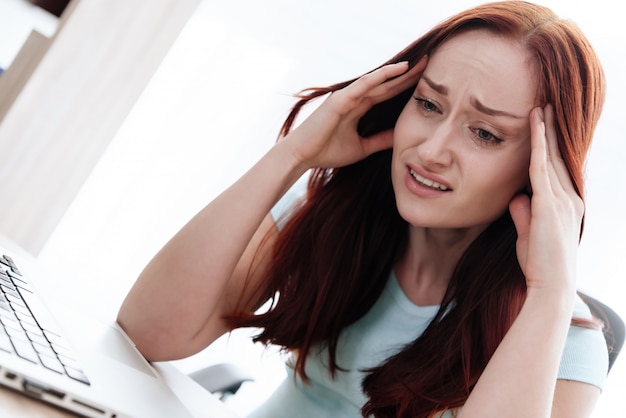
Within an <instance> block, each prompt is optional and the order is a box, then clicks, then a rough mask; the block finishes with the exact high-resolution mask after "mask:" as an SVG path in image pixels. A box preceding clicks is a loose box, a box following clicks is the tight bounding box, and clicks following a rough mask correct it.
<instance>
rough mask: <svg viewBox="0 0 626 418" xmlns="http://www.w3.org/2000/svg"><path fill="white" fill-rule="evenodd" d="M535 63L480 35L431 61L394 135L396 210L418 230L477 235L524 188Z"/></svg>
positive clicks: (517, 49) (455, 41) (460, 40)
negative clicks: (472, 230) (474, 231)
mask: <svg viewBox="0 0 626 418" xmlns="http://www.w3.org/2000/svg"><path fill="white" fill-rule="evenodd" d="M536 92H537V81H536V77H535V76H534V72H533V65H532V60H531V58H530V56H529V54H528V52H527V51H526V50H525V49H523V48H522V47H521V46H520V45H518V44H515V43H513V42H512V41H509V40H507V39H505V38H502V37H500V36H498V35H495V34H493V33H491V32H488V31H485V30H476V31H471V32H467V33H464V34H461V35H458V36H456V37H454V38H452V39H450V40H449V41H447V42H445V43H444V44H442V45H441V46H440V47H439V48H438V49H437V50H436V51H435V52H434V53H433V54H432V55H431V56H430V57H429V61H428V65H427V67H426V69H425V70H424V73H423V75H422V78H421V79H420V81H419V83H418V85H417V88H416V90H415V92H414V97H413V98H412V99H411V100H409V102H408V103H407V104H406V106H405V107H404V109H403V111H402V113H401V114H400V117H399V118H398V121H397V124H396V126H395V129H394V145H393V160H392V181H393V187H394V190H395V194H396V202H397V205H398V210H399V211H400V214H401V215H402V217H403V218H404V219H405V220H407V221H408V222H409V223H411V224H413V225H416V226H423V227H432V228H472V227H478V228H480V229H481V230H482V229H483V228H484V227H485V226H486V225H488V224H489V223H490V222H492V221H494V220H495V219H496V218H498V217H499V216H500V215H501V214H502V213H503V212H504V211H505V210H507V208H508V203H509V202H510V200H511V199H512V197H513V196H514V195H515V194H517V193H518V192H519V191H520V190H522V189H523V188H524V187H525V186H526V185H527V184H528V166H529V161H530V123H529V114H530V111H531V109H532V108H533V107H535V106H537V104H536V103H535V97H536Z"/></svg>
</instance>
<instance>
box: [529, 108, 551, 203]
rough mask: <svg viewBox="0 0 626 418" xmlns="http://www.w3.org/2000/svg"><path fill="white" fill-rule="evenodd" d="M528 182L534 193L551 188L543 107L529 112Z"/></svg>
mask: <svg viewBox="0 0 626 418" xmlns="http://www.w3.org/2000/svg"><path fill="white" fill-rule="evenodd" d="M530 148H531V152H530V167H529V175H530V184H531V187H532V190H533V193H534V194H537V193H543V192H544V191H547V190H551V186H550V179H549V174H548V149H547V144H546V125H545V122H544V112H543V109H542V108H540V107H537V108H535V109H533V110H532V111H531V113H530Z"/></svg>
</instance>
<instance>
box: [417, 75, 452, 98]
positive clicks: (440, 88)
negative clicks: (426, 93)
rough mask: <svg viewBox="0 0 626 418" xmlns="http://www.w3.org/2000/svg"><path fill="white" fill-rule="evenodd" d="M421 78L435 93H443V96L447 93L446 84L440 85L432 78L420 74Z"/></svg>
mask: <svg viewBox="0 0 626 418" xmlns="http://www.w3.org/2000/svg"><path fill="white" fill-rule="evenodd" d="M422 80H424V81H425V82H426V84H428V87H430V88H431V89H433V90H435V91H436V92H437V93H439V94H441V95H444V96H447V95H448V88H447V87H446V86H442V85H441V84H437V83H435V82H434V81H433V80H431V79H430V78H428V77H426V76H425V75H422Z"/></svg>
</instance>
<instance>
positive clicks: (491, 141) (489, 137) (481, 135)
mask: <svg viewBox="0 0 626 418" xmlns="http://www.w3.org/2000/svg"><path fill="white" fill-rule="evenodd" d="M472 131H473V133H474V135H475V136H476V138H477V139H478V140H479V141H481V142H483V143H485V144H488V145H498V144H499V143H501V142H502V139H500V138H498V137H497V136H495V135H494V134H492V133H491V132H489V131H487V130H485V129H481V128H476V129H472Z"/></svg>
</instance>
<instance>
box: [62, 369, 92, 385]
mask: <svg viewBox="0 0 626 418" xmlns="http://www.w3.org/2000/svg"><path fill="white" fill-rule="evenodd" d="M65 372H66V373H67V375H68V376H69V377H71V378H72V379H74V380H76V381H79V382H81V383H84V384H86V385H91V382H90V381H89V379H87V376H85V373H83V371H82V370H77V369H74V368H72V367H65Z"/></svg>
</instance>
